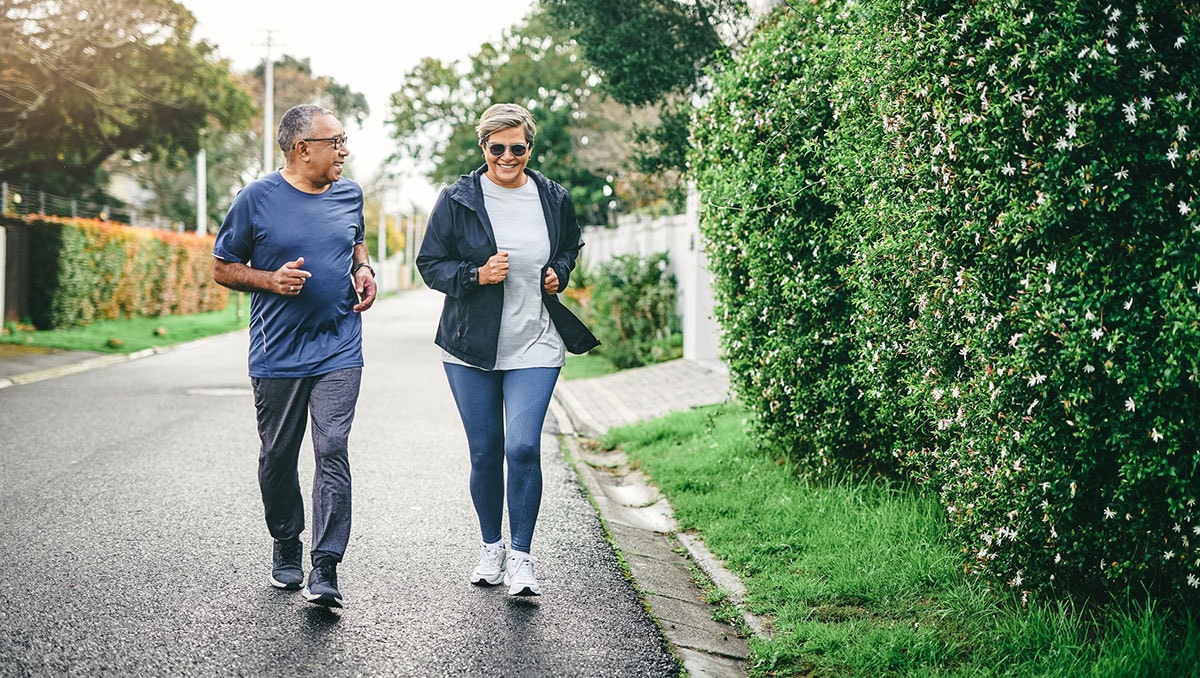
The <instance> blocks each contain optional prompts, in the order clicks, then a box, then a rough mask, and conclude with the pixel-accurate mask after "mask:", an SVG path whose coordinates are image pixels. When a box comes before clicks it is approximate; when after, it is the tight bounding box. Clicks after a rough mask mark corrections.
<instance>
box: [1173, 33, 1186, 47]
mask: <svg viewBox="0 0 1200 678" xmlns="http://www.w3.org/2000/svg"><path fill="white" fill-rule="evenodd" d="M1184 42H1187V41H1186V40H1184V39H1183V36H1182V35H1181V36H1179V37H1178V38H1175V49H1182V48H1183V43H1184Z"/></svg>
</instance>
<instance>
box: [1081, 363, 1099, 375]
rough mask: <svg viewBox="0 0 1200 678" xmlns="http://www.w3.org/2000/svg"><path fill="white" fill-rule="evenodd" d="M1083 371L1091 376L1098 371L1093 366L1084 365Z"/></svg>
mask: <svg viewBox="0 0 1200 678" xmlns="http://www.w3.org/2000/svg"><path fill="white" fill-rule="evenodd" d="M1083 371H1084V372H1086V373H1088V374H1091V373H1092V372H1095V371H1096V368H1095V366H1093V365H1084V366H1083Z"/></svg>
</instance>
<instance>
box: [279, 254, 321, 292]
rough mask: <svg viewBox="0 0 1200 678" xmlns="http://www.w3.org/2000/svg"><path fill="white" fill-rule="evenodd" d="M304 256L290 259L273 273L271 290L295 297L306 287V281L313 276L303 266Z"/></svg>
mask: <svg viewBox="0 0 1200 678" xmlns="http://www.w3.org/2000/svg"><path fill="white" fill-rule="evenodd" d="M301 266H304V257H300V258H299V259H296V260H295V261H289V262H287V263H286V264H284V265H283V266H280V267H279V270H277V271H275V272H274V273H272V274H271V289H270V290H269V291H271V292H274V293H276V294H281V295H283V296H285V297H294V296H296V295H298V294H300V292H301V291H302V290H303V289H304V283H305V281H307V280H308V279H309V278H311V277H312V273H309V272H308V271H305V270H303V269H302V268H301Z"/></svg>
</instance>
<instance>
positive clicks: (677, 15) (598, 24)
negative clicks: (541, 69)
mask: <svg viewBox="0 0 1200 678" xmlns="http://www.w3.org/2000/svg"><path fill="white" fill-rule="evenodd" d="M542 6H543V7H544V10H545V12H546V14H547V16H548V17H549V19H550V20H551V21H552V22H553V23H554V24H555V25H557V26H558V27H559V28H560V29H562V30H565V31H566V32H567V34H568V35H569V36H570V37H572V38H574V40H575V41H576V42H577V43H578V44H579V47H580V49H581V51H582V53H583V56H584V57H585V58H586V59H587V61H588V62H589V63H590V64H591V65H592V66H593V67H594V68H595V69H596V70H597V71H598V73H599V74H600V76H601V78H600V89H601V90H602V91H603V92H605V93H607V94H608V95H610V96H611V97H612V98H613V99H614V100H616V101H618V102H620V103H622V104H626V105H628V106H630V107H652V108H653V110H655V111H656V112H657V113H658V115H657V116H656V118H655V119H653V120H652V121H651V122H649V123H644V124H638V125H635V126H634V128H633V130H632V140H633V146H634V152H633V154H632V156H631V157H630V160H629V169H630V170H631V171H632V172H633V173H635V174H640V175H642V176H644V177H648V178H653V180H654V182H655V183H658V184H660V185H661V190H662V191H663V192H664V194H665V195H666V197H667V198H668V199H669V200H670V202H672V203H673V204H675V205H676V206H680V205H681V204H682V202H683V197H684V193H683V190H682V187H681V184H680V177H681V175H682V172H683V170H684V168H685V166H686V164H685V163H686V158H685V153H686V149H687V147H688V124H689V122H690V120H691V117H692V99H693V98H695V97H697V96H703V95H704V94H705V92H706V87H707V85H706V79H705V78H704V77H703V75H704V73H705V70H706V69H708V68H709V67H711V66H712V65H714V64H716V63H719V62H720V61H721V60H722V59H724V58H725V57H727V56H728V54H729V45H730V44H738V43H740V42H741V39H742V37H743V36H742V35H741V32H742V30H743V28H744V27H746V26H747V24H746V23H745V22H744V19H745V17H746V16H747V13H748V12H747V4H746V2H745V0H696V1H695V2H679V1H678V0H616V1H614V0H544V1H543V3H542ZM651 36H652V37H651ZM637 183H640V184H643V185H644V184H646V183H647V182H646V181H645V180H641V181H638V182H637Z"/></svg>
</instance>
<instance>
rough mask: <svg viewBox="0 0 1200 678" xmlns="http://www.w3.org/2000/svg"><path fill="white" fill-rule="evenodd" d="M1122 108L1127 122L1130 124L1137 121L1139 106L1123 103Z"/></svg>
mask: <svg viewBox="0 0 1200 678" xmlns="http://www.w3.org/2000/svg"><path fill="white" fill-rule="evenodd" d="M1121 110H1122V111H1123V112H1124V113H1125V122H1127V123H1129V124H1130V125H1133V124H1136V123H1137V106H1134V105H1133V104H1122V105H1121Z"/></svg>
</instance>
